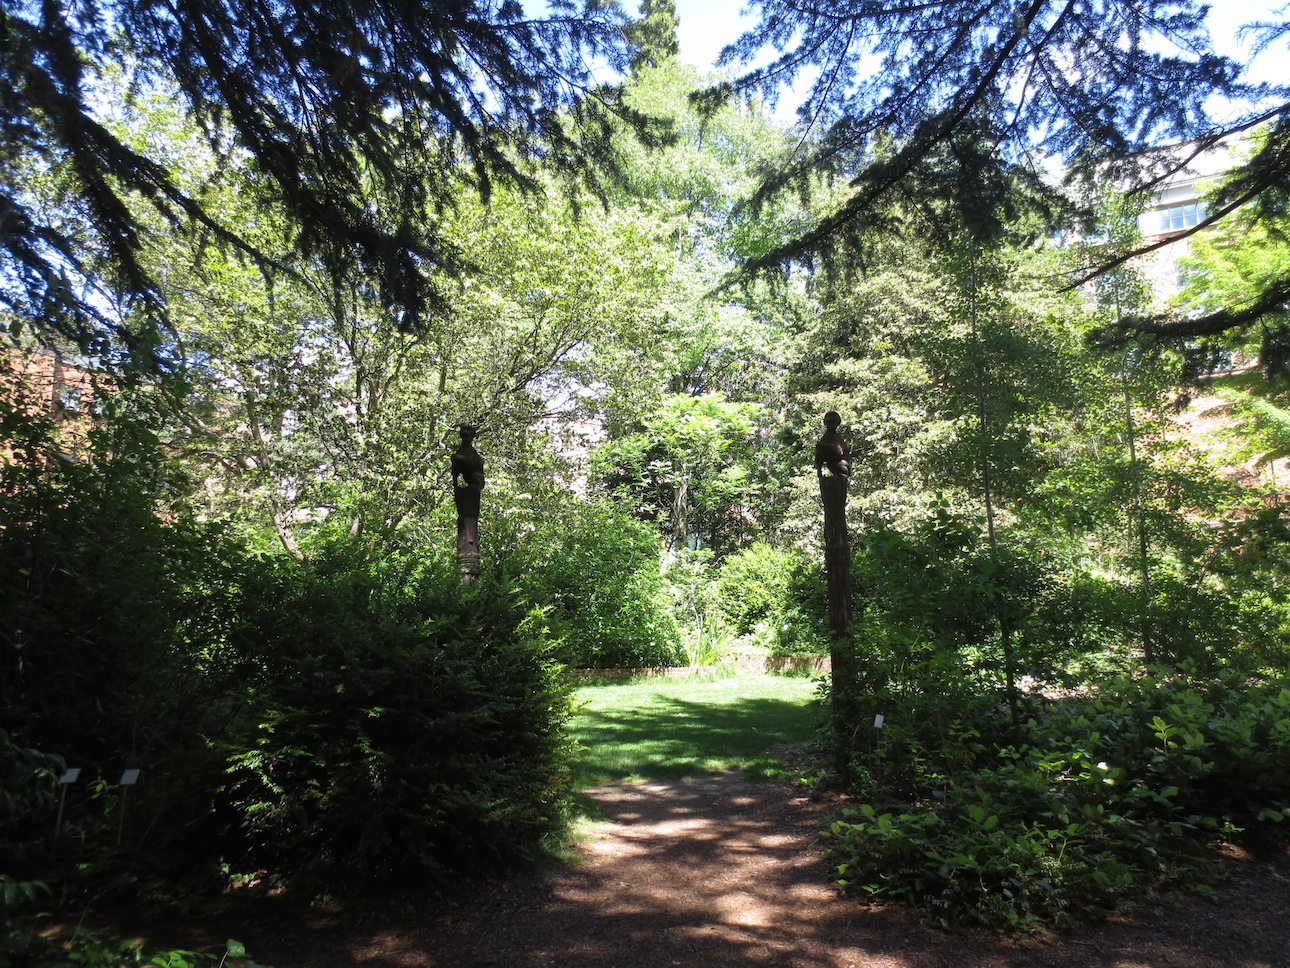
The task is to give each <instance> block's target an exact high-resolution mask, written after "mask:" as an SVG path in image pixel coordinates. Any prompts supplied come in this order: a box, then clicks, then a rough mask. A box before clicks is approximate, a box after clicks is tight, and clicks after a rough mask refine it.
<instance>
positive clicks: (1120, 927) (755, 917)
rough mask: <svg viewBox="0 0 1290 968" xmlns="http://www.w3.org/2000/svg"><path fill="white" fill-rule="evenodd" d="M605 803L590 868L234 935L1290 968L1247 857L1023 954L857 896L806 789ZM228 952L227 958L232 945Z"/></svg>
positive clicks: (936, 961) (273, 940) (727, 956)
mask: <svg viewBox="0 0 1290 968" xmlns="http://www.w3.org/2000/svg"><path fill="white" fill-rule="evenodd" d="M590 795H591V796H592V797H593V798H594V799H595V801H596V802H597V803H598V805H599V811H600V814H601V816H602V817H603V818H604V819H603V822H602V823H600V824H597V825H595V826H594V827H593V828H592V830H591V832H590V834H589V836H588V839H587V841H586V842H585V843H584V844H583V845H582V846H581V847H580V854H581V859H580V860H579V861H578V862H574V863H571V864H568V865H564V866H561V867H559V868H557V869H556V870H554V871H550V872H547V873H545V874H540V875H539V874H533V875H526V876H523V877H519V878H515V879H511V880H507V881H505V882H488V883H486V884H481V885H476V886H475V887H473V888H470V889H466V888H463V889H462V891H461V892H460V894H459V895H458V896H456V897H455V898H437V899H435V900H433V901H427V902H425V903H424V905H423V906H420V907H411V906H407V905H408V902H409V900H410V899H404V900H403V901H401V902H400V904H399V909H398V910H396V909H394V908H393V907H392V908H391V909H390V910H389V911H388V912H386V913H385V915H384V916H382V917H380V918H376V919H373V921H372V922H370V923H367V924H364V925H353V924H350V925H348V926H346V925H343V924H341V923H340V921H339V919H334V918H333V919H328V918H326V917H323V916H321V915H318V916H312V917H310V918H305V919H303V920H299V921H286V920H279V921H277V922H276V923H274V922H273V921H272V920H271V919H270V918H269V917H266V918H265V919H263V920H261V919H258V918H257V920H256V921H253V922H246V921H243V922H242V923H241V924H238V925H230V926H229V928H228V930H229V931H231V932H232V934H231V935H229V936H233V937H238V938H239V939H240V940H243V941H245V942H246V943H247V947H248V950H250V951H251V953H252V954H253V955H255V957H256V958H257V959H258V960H260V961H261V962H266V963H268V964H270V965H273V966H275V968H294V966H309V968H332V966H337V968H339V966H345V968H354V966H365V968H440V966H442V968H470V966H497V968H502V966H506V968H538V966H559V968H656V966H668V968H670V966H676V965H681V966H695V968H735V966H743V968H747V966H754V968H755V966H760V965H764V966H775V968H946V966H952V968H960V966H961V968H1041V966H1042V968H1054V966H1056V968H1095V966H1096V968H1155V966H1166V965H1167V966H1171V968H1220V966H1221V968H1288V966H1290V948H1287V947H1286V945H1285V939H1286V937H1287V935H1286V931H1287V925H1290V862H1288V861H1287V859H1286V858H1285V857H1284V856H1283V857H1282V858H1280V860H1279V861H1278V862H1277V863H1276V864H1271V865H1268V864H1258V863H1256V862H1254V861H1251V860H1249V859H1239V858H1233V859H1232V864H1233V870H1234V872H1235V874H1236V876H1235V877H1234V879H1233V880H1232V881H1231V882H1230V883H1229V885H1228V886H1227V887H1226V888H1224V889H1221V890H1220V892H1219V896H1218V900H1217V901H1212V900H1200V899H1186V900H1183V901H1181V902H1178V904H1177V905H1175V906H1171V907H1166V908H1165V909H1164V910H1162V912H1161V913H1159V914H1155V915H1140V916H1138V917H1136V918H1133V919H1127V918H1126V919H1122V920H1114V921H1112V922H1110V923H1108V924H1105V925H1100V926H1095V927H1093V928H1090V929H1088V930H1087V931H1085V932H1082V933H1080V934H1077V935H1072V936H1069V937H1051V938H1042V939H1028V940H1024V941H1010V940H1006V939H1000V938H997V937H995V936H993V935H988V934H984V933H981V932H967V933H960V934H950V933H945V932H941V931H937V930H935V929H932V928H929V927H926V926H924V925H920V924H918V923H917V922H916V921H915V920H914V919H913V917H912V916H911V915H910V914H909V913H908V912H907V911H905V910H904V909H901V908H896V907H870V906H866V905H864V904H863V903H861V902H859V901H857V900H855V899H850V898H844V897H839V896H838V895H837V894H836V892H835V891H833V889H832V888H831V887H830V886H829V883H828V871H827V869H826V868H825V866H824V864H823V862H822V861H821V859H820V851H821V845H820V843H819V841H818V832H819V830H820V828H821V827H822V826H823V825H824V822H825V819H826V817H827V810H826V809H825V808H824V807H823V806H821V805H820V804H818V803H814V802H812V801H810V800H809V799H807V798H806V797H805V796H804V795H803V794H802V792H801V791H800V790H798V789H797V788H794V787H792V786H790V785H788V784H783V783H749V782H747V781H745V780H743V779H742V778H741V777H740V776H739V775H737V774H734V773H725V774H719V775H713V776H707V777H700V778H692V779H683V780H666V781H656V782H649V783H642V784H614V785H607V786H604V787H601V788H598V789H595V790H592V791H590ZM266 914H267V912H266ZM207 927H208V929H209V930H211V931H212V932H217V931H218V928H217V927H216V926H215V925H208V926H207ZM239 932H240V933H239ZM210 941H211V942H212V943H213V944H215V945H217V946H220V947H222V941H223V935H219V934H217V933H213V934H212V937H211V938H210Z"/></svg>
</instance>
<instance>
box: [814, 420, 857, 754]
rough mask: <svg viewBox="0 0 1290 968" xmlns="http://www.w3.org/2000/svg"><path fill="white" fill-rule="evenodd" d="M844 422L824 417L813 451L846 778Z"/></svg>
mask: <svg viewBox="0 0 1290 968" xmlns="http://www.w3.org/2000/svg"><path fill="white" fill-rule="evenodd" d="M841 423H842V418H841V417H840V416H839V415H838V414H837V412H836V411H833V410H830V411H829V412H828V413H826V414H825V415H824V428H825V429H824V435H823V436H822V437H821V438H820V439H819V441H818V442H817V443H816V445H815V474H816V477H818V479H819V482H820V499H821V501H822V503H823V504H824V569H825V575H826V577H827V580H828V591H829V631H830V632H831V633H832V635H831V643H830V647H829V657H830V660H831V662H832V665H833V673H832V679H833V684H832V689H831V694H832V702H833V730H834V737H835V740H836V742H837V767H838V772H839V773H841V774H842V776H843V778H844V779H848V778H849V776H850V764H851V741H852V736H853V734H854V733H855V729H856V726H857V720H856V715H855V695H854V689H855V653H854V650H853V648H852V643H851V543H850V541H849V540H848V538H847V482H848V480H849V478H850V476H851V450H850V448H848V447H847V443H846V441H845V440H843V439H842V435H841V434H839V433H838V426H839V425H840V424H841Z"/></svg>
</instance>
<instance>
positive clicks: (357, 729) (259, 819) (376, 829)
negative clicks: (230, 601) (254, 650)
mask: <svg viewBox="0 0 1290 968" xmlns="http://www.w3.org/2000/svg"><path fill="white" fill-rule="evenodd" d="M397 570H398V568H397V566H396V565H389V566H387V567H385V568H383V569H382V570H381V571H379V572H378V571H375V570H368V571H355V570H353V569H350V568H347V567H345V566H344V565H343V563H338V565H337V566H334V567H328V566H326V565H323V566H320V567H317V568H315V569H314V570H312V571H310V572H309V573H307V574H305V575H304V576H301V578H300V579H299V580H296V581H294V582H292V583H291V584H290V585H289V586H287V587H286V588H284V589H283V592H284V594H283V596H282V597H281V598H280V599H279V600H277V601H276V602H274V603H273V605H272V608H271V609H270V610H267V611H266V612H265V613H261V614H252V615H249V616H248V620H249V623H250V624H251V626H252V627H254V628H255V629H256V630H258V633H259V634H260V636H262V639H261V658H262V667H261V669H260V671H259V673H258V674H257V676H256V678H255V680H254V682H253V683H251V684H249V685H250V688H248V690H247V692H246V697H245V705H244V708H243V709H242V710H241V712H240V713H239V715H238V716H237V717H236V721H235V724H234V726H233V728H232V729H231V730H230V732H229V734H228V735H227V736H226V737H225V739H224V740H223V742H224V744H225V746H226V749H227V751H228V762H229V783H228V787H227V790H226V796H227V804H226V805H227V806H228V807H229V808H231V816H233V817H234V818H235V821H236V824H235V825H236V830H235V831H234V832H235V833H236V834H237V836H235V837H233V838H232V843H237V844H239V845H240V846H241V847H242V848H243V850H244V853H243V855H242V856H240V857H237V858H230V862H231V863H234V864H235V865H240V867H241V869H260V868H266V869H268V870H272V871H281V872H290V874H291V876H292V878H293V879H294V880H296V881H297V882H304V883H308V884H309V885H310V886H312V887H315V888H320V889H321V888H325V889H327V890H329V891H343V890H355V889H358V888H360V887H363V886H367V885H371V884H374V883H380V884H381V885H383V886H389V884H390V883H391V881H390V878H391V877H392V876H393V877H398V878H400V879H413V880H422V881H423V880H426V879H427V878H437V877H442V876H444V875H447V874H450V873H452V872H455V871H466V870H476V869H478V868H479V867H480V865H488V864H496V863H510V862H514V861H517V860H521V859H523V858H525V857H528V856H531V855H533V854H534V853H535V852H537V851H538V850H540V848H541V845H542V842H543V838H544V837H545V836H546V835H547V834H550V833H552V832H554V831H555V830H556V829H558V828H559V826H560V825H561V823H562V822H563V819H564V818H563V807H564V796H565V792H566V791H565V773H564V757H565V754H566V752H567V746H566V741H565V739H564V724H565V720H566V719H567V717H568V715H569V712H570V705H569V691H568V687H567V685H566V679H565V678H564V676H563V675H562V673H561V669H560V667H559V666H558V665H557V664H556V663H555V662H554V661H553V644H552V641H551V639H550V637H549V635H548V634H547V625H546V620H545V618H544V616H543V614H542V613H541V612H540V611H537V610H534V611H530V612H527V613H523V612H520V611H518V610H516V609H515V608H513V607H512V606H511V604H510V602H509V600H508V598H507V596H506V595H505V594H503V593H502V592H501V589H500V587H499V586H497V585H495V584H493V583H491V582H488V581H484V582H480V583H477V584H475V585H473V586H471V587H469V588H467V589H463V588H461V587H459V586H458V585H457V575H456V573H455V571H454V570H452V569H447V568H440V569H437V570H436V569H433V568H431V569H426V570H422V571H420V572H418V573H417V574H415V575H414V576H412V577H410V578H409V577H406V576H404V577H402V578H398V576H397ZM396 578H398V580H397V581H395V579H396Z"/></svg>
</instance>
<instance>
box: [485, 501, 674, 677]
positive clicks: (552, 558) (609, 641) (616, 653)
mask: <svg viewBox="0 0 1290 968" xmlns="http://www.w3.org/2000/svg"><path fill="white" fill-rule="evenodd" d="M505 575H506V580H507V581H508V582H509V583H510V585H511V587H512V588H513V590H514V594H515V595H516V596H517V599H518V601H520V602H523V603H524V604H525V605H526V606H527V607H529V608H539V609H542V610H543V611H544V613H545V614H546V616H547V620H548V622H549V623H550V626H551V631H552V637H553V638H554V639H555V640H556V656H557V658H558V659H559V660H560V661H561V662H563V663H565V664H566V665H569V666H573V667H576V668H601V669H603V668H613V667H631V668H640V667H646V666H666V665H676V664H677V663H678V662H680V661H681V659H682V649H681V637H680V632H679V630H678V628H677V624H676V622H675V620H674V619H673V617H672V615H671V614H670V612H669V608H668V605H669V592H668V586H667V582H666V579H665V577H664V576H663V575H662V574H661V573H660V570H659V539H658V535H657V533H656V532H655V531H654V529H653V528H651V527H650V526H649V525H647V524H644V523H642V522H639V521H633V520H631V519H630V518H627V517H625V516H623V515H622V514H620V513H618V512H616V511H614V510H612V509H610V508H608V507H602V506H597V505H594V504H582V505H579V506H577V507H575V508H574V509H573V510H572V511H571V512H570V513H568V514H565V515H562V516H559V517H558V518H554V519H547V520H543V521H539V522H535V526H534V528H533V530H532V531H530V532H529V533H528V534H526V535H524V536H523V538H522V540H521V541H520V542H519V543H518V546H517V547H516V548H515V550H514V551H513V552H512V554H511V555H510V557H509V558H508V560H507V561H506V567H505Z"/></svg>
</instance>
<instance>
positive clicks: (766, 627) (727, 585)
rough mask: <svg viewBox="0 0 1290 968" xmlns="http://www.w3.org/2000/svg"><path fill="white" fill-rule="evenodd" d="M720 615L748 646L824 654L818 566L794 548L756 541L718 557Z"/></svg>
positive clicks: (825, 626) (823, 608) (825, 628)
mask: <svg viewBox="0 0 1290 968" xmlns="http://www.w3.org/2000/svg"><path fill="white" fill-rule="evenodd" d="M716 593H717V595H718V602H719V607H720V611H721V614H722V616H723V617H724V620H725V622H726V623H727V624H728V625H729V626H730V628H731V629H732V630H733V631H734V632H736V633H738V634H739V635H740V636H742V637H743V641H744V642H746V643H747V645H748V648H749V649H750V651H762V650H765V651H768V652H769V653H770V654H771V655H777V656H794V655H826V654H827V653H828V651H829V632H828V602H827V601H826V598H825V585H824V576H823V574H822V573H821V571H820V568H819V566H818V565H815V564H814V563H813V562H811V561H810V560H809V559H808V558H807V557H806V556H805V555H803V554H802V553H801V552H798V551H796V550H792V549H788V548H784V547H780V546H776V545H772V544H769V543H768V542H763V541H759V542H756V543H754V544H751V545H748V546H746V547H744V548H741V549H740V550H739V551H736V552H735V553H734V554H732V555H729V556H728V557H726V558H725V559H724V560H723V561H722V562H721V567H720V571H719V572H718V574H717V582H716Z"/></svg>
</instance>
